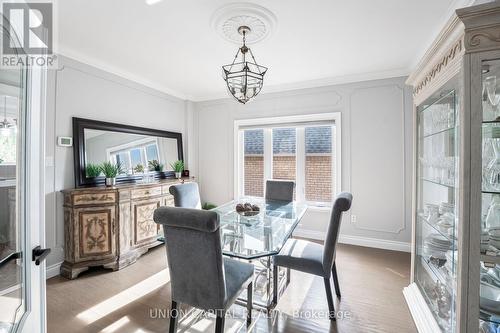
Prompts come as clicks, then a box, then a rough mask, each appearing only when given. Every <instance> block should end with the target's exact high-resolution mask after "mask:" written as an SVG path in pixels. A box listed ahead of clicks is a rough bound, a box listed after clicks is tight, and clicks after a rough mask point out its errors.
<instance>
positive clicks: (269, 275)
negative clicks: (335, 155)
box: [213, 197, 307, 311]
mask: <svg viewBox="0 0 500 333" xmlns="http://www.w3.org/2000/svg"><path fill="white" fill-rule="evenodd" d="M239 203H250V204H252V205H257V206H258V207H259V209H260V211H259V214H257V215H255V216H242V215H240V214H239V213H238V212H237V211H236V205H237V204H239ZM213 210H214V211H215V212H217V213H218V214H219V219H220V232H221V240H222V250H223V254H224V255H226V256H229V257H232V258H234V259H239V260H245V261H249V262H251V263H252V264H254V265H255V275H254V295H253V303H254V306H255V307H256V308H260V309H263V310H268V311H269V310H271V309H272V308H273V307H274V305H275V304H273V302H272V300H273V285H274V283H273V279H277V283H276V284H277V286H278V290H279V292H278V294H281V293H283V291H284V290H285V289H286V287H287V285H288V282H289V281H290V272H289V270H285V269H280V270H279V271H278V274H277V276H273V270H272V256H273V255H275V254H278V253H279V251H280V250H281V248H282V247H283V245H284V244H285V242H286V241H287V240H288V238H290V237H291V235H292V233H293V231H294V230H295V227H296V226H297V225H298V224H299V222H300V220H301V219H302V217H303V216H304V214H305V212H306V210H307V205H306V204H304V203H298V202H295V201H293V202H283V201H274V200H265V199H264V198H258V197H241V198H238V199H237V200H233V201H231V202H228V203H226V204H223V205H222V206H219V207H217V208H214V209H213ZM239 301H240V302H241V303H245V302H246V297H242V298H241V299H239Z"/></svg>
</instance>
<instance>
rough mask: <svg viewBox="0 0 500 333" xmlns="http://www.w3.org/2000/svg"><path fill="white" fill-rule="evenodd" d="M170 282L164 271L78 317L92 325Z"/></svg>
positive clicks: (166, 270) (166, 271) (167, 273)
mask: <svg viewBox="0 0 500 333" xmlns="http://www.w3.org/2000/svg"><path fill="white" fill-rule="evenodd" d="M168 282H170V274H169V272H168V269H164V270H162V271H160V272H158V273H156V274H154V275H152V276H150V277H148V278H147V279H145V280H143V281H141V282H139V283H137V284H135V285H133V286H132V287H130V288H127V289H125V290H124V291H121V292H120V293H118V294H116V295H114V296H112V297H110V298H108V299H106V300H104V301H102V302H101V303H99V304H97V305H94V306H92V307H91V308H89V309H87V310H85V311H83V312H81V313H79V314H78V315H77V316H76V317H77V318H78V319H80V320H82V321H84V322H85V323H87V324H91V323H93V322H95V321H98V320H99V319H101V318H103V317H105V316H107V315H109V314H110V313H112V312H114V311H116V310H119V309H120V308H122V307H124V306H126V305H128V304H130V303H133V302H135V301H136V300H138V299H139V298H141V297H143V296H146V295H147V294H149V293H151V292H153V291H154V290H156V289H158V288H161V287H162V286H163V285H165V284H167V283H168Z"/></svg>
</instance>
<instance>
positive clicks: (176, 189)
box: [169, 183, 201, 209]
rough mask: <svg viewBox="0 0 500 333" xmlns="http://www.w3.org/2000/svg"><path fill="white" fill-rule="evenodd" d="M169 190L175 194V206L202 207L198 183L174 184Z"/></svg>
mask: <svg viewBox="0 0 500 333" xmlns="http://www.w3.org/2000/svg"><path fill="white" fill-rule="evenodd" d="M169 192H170V194H172V195H173V196H174V204H175V207H183V208H196V209H201V199H200V191H199V189H198V184H197V183H186V184H179V185H172V186H170V189H169Z"/></svg>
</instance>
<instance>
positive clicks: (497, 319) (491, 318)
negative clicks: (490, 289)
mask: <svg viewBox="0 0 500 333" xmlns="http://www.w3.org/2000/svg"><path fill="white" fill-rule="evenodd" d="M479 319H481V320H482V321H486V322H488V323H492V324H496V325H500V315H492V314H489V313H487V312H484V311H483V310H479Z"/></svg>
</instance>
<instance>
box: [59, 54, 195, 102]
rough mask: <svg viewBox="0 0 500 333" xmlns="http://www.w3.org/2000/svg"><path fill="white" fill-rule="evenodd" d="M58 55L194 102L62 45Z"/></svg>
mask: <svg viewBox="0 0 500 333" xmlns="http://www.w3.org/2000/svg"><path fill="white" fill-rule="evenodd" d="M58 53H59V54H60V55H62V56H64V57H67V58H70V59H73V60H76V61H78V62H81V63H83V64H86V65H89V66H92V67H95V68H97V69H99V70H102V71H104V72H108V73H111V74H113V75H117V76H120V77H122V78H124V79H126V80H129V81H132V82H134V83H138V84H141V85H143V86H145V87H148V88H151V89H155V90H158V91H160V92H163V93H165V94H168V95H170V96H172V97H176V98H179V99H182V100H193V96H189V95H187V94H184V93H182V92H180V91H177V90H175V89H171V88H170V87H167V86H165V85H162V84H159V83H157V82H153V81H151V80H148V79H146V78H144V77H141V76H139V75H136V74H133V73H131V72H128V71H125V70H123V69H120V68H118V67H115V66H111V65H109V64H107V63H104V62H102V61H100V60H97V59H95V58H92V57H88V56H86V55H83V54H81V53H79V52H75V51H74V50H72V49H70V48H67V47H63V46H62V45H60V46H59V52H58Z"/></svg>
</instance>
